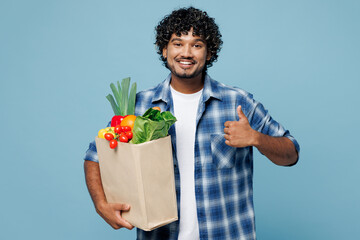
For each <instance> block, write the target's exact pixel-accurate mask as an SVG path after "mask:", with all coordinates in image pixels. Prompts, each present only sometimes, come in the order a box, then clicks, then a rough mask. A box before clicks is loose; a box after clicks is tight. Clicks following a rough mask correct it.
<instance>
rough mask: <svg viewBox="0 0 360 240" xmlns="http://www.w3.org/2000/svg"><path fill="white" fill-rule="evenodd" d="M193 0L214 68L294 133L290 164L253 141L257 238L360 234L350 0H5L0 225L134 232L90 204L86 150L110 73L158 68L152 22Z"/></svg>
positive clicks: (8, 229)
mask: <svg viewBox="0 0 360 240" xmlns="http://www.w3.org/2000/svg"><path fill="white" fill-rule="evenodd" d="M190 4H191V5H193V6H195V7H199V8H202V9H204V10H206V11H207V12H208V13H209V14H210V16H212V17H214V18H215V19H216V22H217V23H218V24H219V27H220V30H221V32H222V35H223V41H224V45H223V49H222V51H221V53H220V57H219V61H218V62H217V63H215V64H214V66H213V67H212V68H210V69H209V73H210V75H211V76H212V77H213V78H215V79H216V80H219V81H221V82H223V83H225V84H228V85H234V86H238V87H241V88H243V89H245V90H247V91H249V92H251V93H253V94H254V96H255V98H256V99H257V100H259V101H261V102H262V103H263V104H264V105H265V107H266V108H267V109H269V112H270V114H271V115H272V116H273V117H274V118H275V119H276V120H278V121H280V122H281V123H282V124H283V125H284V126H285V127H286V128H288V129H290V131H291V133H292V134H293V135H294V136H295V137H296V138H297V140H298V141H299V143H300V145H301V154H300V162H299V163H298V165H296V166H294V167H292V168H286V167H279V166H275V165H274V164H272V163H271V162H270V161H269V160H267V159H266V158H265V157H263V156H262V155H260V154H259V153H258V152H256V155H255V163H254V164H255V167H254V168H255V169H254V171H255V175H254V195H255V196H254V200H255V211H256V224H257V234H258V239H260V240H262V239H265V240H266V239H274V240H275V239H276V240H279V239H280V240H281V239H299V240H300V239H301V240H303V239H328V240H331V239H357V238H359V236H360V228H359V226H360V223H359V216H360V206H359V203H360V192H359V187H358V185H359V183H360V174H359V169H360V161H359V157H358V154H357V153H358V148H359V147H358V144H359V140H358V136H359V133H360V131H359V117H360V114H359V110H356V109H359V106H358V105H359V103H360V98H359V96H358V91H359V90H360V85H359V80H360V70H359V69H360V48H359V43H360V31H359V29H360V28H359V23H360V17H359V16H360V15H359V12H360V3H359V1H355V0H354V1H350V0H344V1H340V0H338V1H334V0H323V1H320V0H303V1H287V0H282V1H281V0H272V1H265V0H258V1H246V0H240V1H223V3H220V1H209V0H208V1H205V0H204V1H115V0H113V1H85V0H83V1H45V0H43V1H40V0H32V1H19V0H13V1H4V0H3V1H1V2H0V49H1V51H0V79H1V88H0V91H1V96H0V104H1V105H0V106H1V120H0V121H1V126H2V128H1V129H2V130H1V133H2V134H1V135H2V137H1V140H0V141H1V143H0V146H1V160H2V161H1V163H2V164H1V167H0V169H1V170H0V186H1V197H0V208H1V213H0V229H1V230H0V239H87V240H91V239H135V230H133V231H127V230H118V231H115V230H113V229H112V228H111V227H109V226H108V225H107V224H106V223H105V222H104V221H103V220H102V219H101V218H100V217H99V216H98V215H97V214H96V212H95V210H94V207H93V205H92V202H91V200H90V197H89V195H88V192H87V189H86V185H85V182H84V173H83V160H82V159H83V157H84V153H85V151H86V149H87V146H88V143H89V142H90V141H92V139H93V138H94V137H95V136H96V135H97V131H98V130H99V129H100V128H103V127H104V126H105V124H106V123H107V122H108V120H109V119H110V118H111V116H112V110H111V107H110V104H109V103H108V102H107V100H106V98H105V96H106V95H107V94H108V93H109V92H110V88H109V84H110V83H111V82H115V81H117V80H121V79H122V78H124V77H127V76H131V77H132V80H133V81H136V82H137V83H138V86H139V87H138V88H139V90H143V89H147V88H149V87H151V86H154V85H155V84H157V83H158V82H160V81H162V80H163V79H164V78H165V77H166V76H167V74H168V71H167V70H166V69H165V68H164V67H163V66H162V64H161V62H160V61H159V60H158V56H157V54H156V52H155V47H154V45H153V43H154V27H155V25H156V24H157V23H158V22H159V21H160V20H161V19H162V17H163V16H164V15H166V14H168V13H170V12H171V11H172V10H174V9H175V8H178V7H183V6H189V5H190Z"/></svg>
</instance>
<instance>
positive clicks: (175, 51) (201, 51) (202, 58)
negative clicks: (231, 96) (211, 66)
mask: <svg viewBox="0 0 360 240" xmlns="http://www.w3.org/2000/svg"><path fill="white" fill-rule="evenodd" d="M162 53H163V56H164V58H166V60H167V67H168V68H169V69H170V71H171V73H172V78H173V79H174V78H176V79H178V80H180V79H196V80H199V79H200V80H201V79H202V73H203V70H204V67H205V65H206V60H209V59H210V58H211V56H210V54H208V51H207V46H206V42H205V41H204V40H203V38H201V37H199V36H193V31H192V30H190V31H189V32H188V34H187V35H185V34H182V35H181V36H180V37H179V36H176V34H173V35H172V36H171V38H170V40H169V43H168V45H167V46H166V47H165V48H164V49H163V52H162Z"/></svg>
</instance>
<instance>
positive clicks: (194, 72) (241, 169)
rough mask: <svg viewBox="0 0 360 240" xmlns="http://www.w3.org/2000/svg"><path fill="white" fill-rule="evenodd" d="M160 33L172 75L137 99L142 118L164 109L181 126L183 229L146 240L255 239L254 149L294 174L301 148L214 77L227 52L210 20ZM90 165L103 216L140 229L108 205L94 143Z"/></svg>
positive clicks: (177, 17) (191, 11) (197, 15)
mask: <svg viewBox="0 0 360 240" xmlns="http://www.w3.org/2000/svg"><path fill="white" fill-rule="evenodd" d="M156 32H157V36H156V43H155V44H156V46H157V47H158V53H159V54H160V58H161V59H162V60H163V62H164V64H165V66H166V67H167V68H168V69H169V70H170V72H171V73H170V75H169V76H168V77H167V79H166V80H165V81H163V82H162V83H160V84H159V85H158V86H156V87H155V88H152V89H149V90H147V91H143V92H139V93H138V94H137V99H136V115H141V114H143V113H144V111H145V110H146V109H148V108H149V107H154V106H159V107H160V108H161V109H162V110H167V111H171V112H172V113H173V114H174V115H175V116H176V118H177V119H178V121H177V122H176V123H175V126H172V127H171V128H170V130H169V134H170V135H171V138H172V144H173V152H174V171H175V185H176V192H177V201H178V207H179V221H176V222H173V223H171V224H168V225H166V226H164V227H161V228H158V229H155V230H153V231H151V232H144V231H142V230H138V232H137V236H138V239H156V240H158V239H186V240H190V239H255V238H256V235H255V221H254V207H253V190H252V175H253V147H256V148H257V149H258V150H259V151H260V152H261V153H262V154H264V155H265V156H266V157H267V158H269V159H270V160H271V161H272V162H274V163H275V164H277V165H283V166H291V165H294V164H295V163H296V162H297V159H298V152H299V145H298V143H297V142H296V140H295V139H294V138H293V137H292V136H291V135H290V133H289V131H287V130H285V129H284V128H283V127H282V126H281V125H280V124H279V123H277V122H276V121H274V120H273V119H272V118H271V117H270V116H269V114H268V113H267V111H266V110H265V109H264V107H263V106H262V104H260V103H259V102H257V101H255V100H254V99H253V98H252V95H251V94H249V93H247V92H245V91H244V90H241V89H239V88H234V87H228V86H225V85H223V84H221V83H219V82H217V81H215V80H213V79H211V78H210V76H209V75H207V74H206V70H207V68H208V67H210V66H211V65H212V63H213V62H214V61H216V60H217V57H218V53H219V51H220V48H221V45H222V41H221V34H220V32H219V29H218V26H217V25H216V24H215V22H214V19H213V18H210V17H209V16H208V15H207V14H206V12H202V11H200V10H198V9H195V8H192V7H190V8H183V9H179V10H176V11H173V12H172V13H171V14H170V15H168V16H166V17H165V18H164V19H163V20H162V21H161V22H160V23H159V25H158V26H157V27H156ZM85 160H88V161H85V173H86V181H87V185H88V188H89V192H90V195H91V197H92V199H93V201H94V204H95V207H96V211H97V212H98V213H99V214H100V216H102V217H103V218H104V220H105V221H106V222H108V223H109V224H110V225H111V226H112V227H113V228H115V229H118V228H121V227H125V228H128V229H132V228H133V226H131V225H130V224H129V223H128V222H126V221H125V220H124V219H123V218H122V217H121V212H122V211H128V210H129V209H130V206H128V205H126V204H124V203H119V204H109V203H107V202H106V198H105V195H104V192H103V189H102V186H101V179H100V174H99V166H98V163H97V155H96V147H95V145H94V143H92V144H90V148H89V150H88V152H87V155H86V157H85Z"/></svg>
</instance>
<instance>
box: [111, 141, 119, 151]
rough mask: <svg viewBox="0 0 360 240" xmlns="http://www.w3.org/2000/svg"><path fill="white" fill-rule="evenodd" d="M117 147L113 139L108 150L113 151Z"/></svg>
mask: <svg viewBox="0 0 360 240" xmlns="http://www.w3.org/2000/svg"><path fill="white" fill-rule="evenodd" d="M117 145H118V142H117V141H116V140H115V139H113V140H111V141H110V148H112V149H114V148H116V146H117Z"/></svg>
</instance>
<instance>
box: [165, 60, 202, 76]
mask: <svg viewBox="0 0 360 240" xmlns="http://www.w3.org/2000/svg"><path fill="white" fill-rule="evenodd" d="M165 66H166V68H167V69H169V70H170V72H171V73H172V74H173V75H174V76H176V77H178V78H183V79H191V78H195V77H197V76H199V75H201V74H203V76H204V75H205V74H206V70H207V68H206V66H204V68H203V69H199V70H198V71H194V72H187V71H182V72H179V71H177V70H176V69H175V67H171V66H169V64H168V63H167V62H166V65H165Z"/></svg>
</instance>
